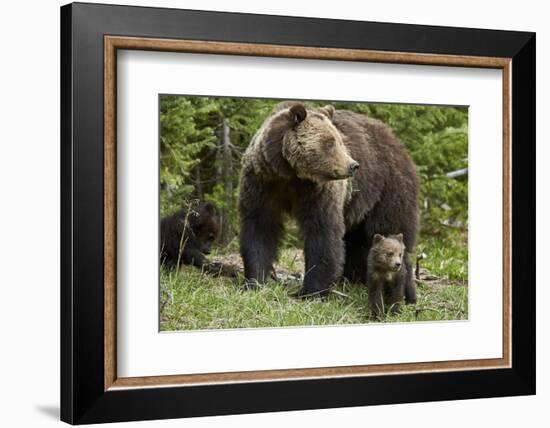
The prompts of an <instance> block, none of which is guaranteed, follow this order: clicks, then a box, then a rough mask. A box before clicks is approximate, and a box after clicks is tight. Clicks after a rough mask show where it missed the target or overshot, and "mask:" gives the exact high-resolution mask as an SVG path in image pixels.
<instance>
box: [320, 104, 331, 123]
mask: <svg viewBox="0 0 550 428" xmlns="http://www.w3.org/2000/svg"><path fill="white" fill-rule="evenodd" d="M334 111H335V109H334V107H333V106H331V105H330V104H327V105H326V106H324V107H321V108H320V109H319V113H321V114H324V115H325V116H326V117H328V118H329V119H331V120H332V116H334Z"/></svg>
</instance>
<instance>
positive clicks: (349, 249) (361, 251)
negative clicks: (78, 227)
mask: <svg viewBox="0 0 550 428" xmlns="http://www.w3.org/2000/svg"><path fill="white" fill-rule="evenodd" d="M344 243H345V254H346V256H345V258H346V261H345V263H344V277H345V278H346V279H347V280H348V281H350V282H359V283H362V284H364V283H365V282H366V281H367V269H368V266H367V258H368V255H369V245H368V244H369V243H368V242H367V239H366V236H365V230H364V224H363V223H361V224H360V225H358V226H356V227H355V228H353V229H352V230H351V231H349V232H347V233H346V235H345V236H344Z"/></svg>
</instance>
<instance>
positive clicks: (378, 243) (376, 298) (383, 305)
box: [367, 233, 406, 317]
mask: <svg viewBox="0 0 550 428" xmlns="http://www.w3.org/2000/svg"><path fill="white" fill-rule="evenodd" d="M404 253H405V244H403V234H402V233H400V234H398V235H388V236H387V237H384V236H382V235H379V234H375V235H374V238H373V240H372V247H371V249H370V251H369V255H368V259H367V286H368V293H369V306H370V310H371V311H372V313H373V314H374V315H375V316H377V317H379V316H380V315H382V314H383V313H385V312H386V311H388V310H390V311H391V313H394V314H395V313H398V312H399V311H400V310H401V308H400V304H401V302H402V301H403V296H404V293H405V277H406V267H405V264H404V263H403V257H404Z"/></svg>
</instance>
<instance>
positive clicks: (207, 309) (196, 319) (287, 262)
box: [160, 236, 468, 331]
mask: <svg viewBox="0 0 550 428" xmlns="http://www.w3.org/2000/svg"><path fill="white" fill-rule="evenodd" d="M233 250H234V249H233ZM417 251H418V253H420V252H424V253H426V258H425V259H424V260H422V261H421V268H420V277H419V279H418V280H417V285H418V288H417V293H418V296H417V297H418V302H417V304H416V305H404V306H403V310H402V312H401V313H400V314H398V315H388V316H387V317H386V318H385V319H382V320H375V319H372V318H371V317H370V316H369V311H368V296H367V290H366V287H364V286H361V285H360V284H350V283H348V282H345V281H343V282H341V283H340V284H338V286H336V287H335V288H334V289H333V291H332V292H331V294H330V295H329V297H328V298H326V299H312V300H297V299H295V298H293V297H291V296H292V294H294V293H295V292H297V291H298V290H299V288H300V282H301V275H300V274H301V272H303V257H302V252H301V250H298V249H295V248H289V249H285V250H283V251H282V252H281V254H280V257H279V261H278V263H277V264H276V268H275V269H276V271H277V275H278V279H277V281H275V280H271V281H269V282H268V283H267V284H266V285H265V286H263V287H262V288H260V289H259V290H254V291H243V290H242V288H241V284H242V278H239V279H237V280H235V279H231V278H224V277H216V276H213V275H211V274H207V273H203V272H201V271H200V270H199V269H196V268H193V267H190V266H184V267H183V268H182V270H181V271H180V272H179V273H177V272H170V271H167V270H165V269H161V278H160V284H161V293H160V307H161V314H160V330H161V331H174V330H197V329H227V328H254V327H287V326H304V325H307V326H311V325H335V324H364V323H370V322H380V321H382V322H408V321H441V320H463V319H467V318H468V287H467V265H468V262H467V246H466V243H465V242H463V239H462V238H461V237H460V236H457V237H455V238H453V239H451V240H449V239H446V240H445V243H444V245H443V243H442V242H439V241H438V240H437V239H428V240H424V241H423V242H421V243H420V244H419V245H418V249H417ZM211 259H212V260H218V261H223V262H224V263H229V264H234V265H239V266H240V265H241V260H240V257H239V255H238V254H237V253H235V252H232V251H231V250H229V251H228V252H226V253H225V254H217V255H213V256H212V257H211Z"/></svg>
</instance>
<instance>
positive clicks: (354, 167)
mask: <svg viewBox="0 0 550 428" xmlns="http://www.w3.org/2000/svg"><path fill="white" fill-rule="evenodd" d="M358 169H359V162H356V161H353V162H352V163H351V164H350V166H349V175H350V176H352V175H353V174H354V173H355V171H357V170H358Z"/></svg>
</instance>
